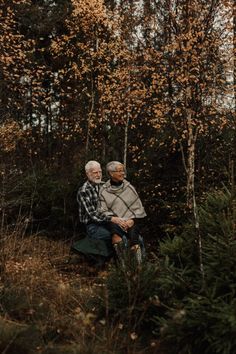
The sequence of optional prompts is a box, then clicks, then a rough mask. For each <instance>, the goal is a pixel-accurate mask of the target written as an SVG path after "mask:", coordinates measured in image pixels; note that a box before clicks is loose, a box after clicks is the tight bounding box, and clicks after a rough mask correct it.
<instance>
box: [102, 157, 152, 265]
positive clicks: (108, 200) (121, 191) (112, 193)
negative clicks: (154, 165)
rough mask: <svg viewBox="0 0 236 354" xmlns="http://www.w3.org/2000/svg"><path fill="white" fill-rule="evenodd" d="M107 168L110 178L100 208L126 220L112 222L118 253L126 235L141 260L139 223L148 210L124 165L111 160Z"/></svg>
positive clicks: (110, 214)
mask: <svg viewBox="0 0 236 354" xmlns="http://www.w3.org/2000/svg"><path fill="white" fill-rule="evenodd" d="M106 170H107V173H108V176H109V177H110V179H109V180H108V181H107V182H106V183H105V184H103V186H102V187H101V189H100V193H99V199H100V209H101V211H102V213H104V214H105V215H107V216H110V217H111V216H116V217H119V218H121V219H122V220H123V221H124V223H123V225H122V226H120V225H117V224H114V223H111V233H112V243H113V246H114V248H115V250H116V253H117V254H118V252H117V251H118V250H119V249H120V247H121V246H122V238H123V237H124V235H125V236H126V237H127V239H128V241H129V244H130V247H131V250H132V251H134V252H135V254H136V256H137V257H136V258H137V260H138V261H141V259H140V257H141V250H140V234H139V224H140V220H141V219H143V218H144V217H145V216H146V212H145V210H144V207H143V205H142V202H141V200H140V198H139V196H138V193H137V192H136V190H135V188H134V187H133V186H132V185H131V184H130V182H128V181H127V180H126V179H125V169H124V165H123V164H122V163H121V162H119V161H111V162H109V163H108V164H107V166H106ZM118 257H119V255H118Z"/></svg>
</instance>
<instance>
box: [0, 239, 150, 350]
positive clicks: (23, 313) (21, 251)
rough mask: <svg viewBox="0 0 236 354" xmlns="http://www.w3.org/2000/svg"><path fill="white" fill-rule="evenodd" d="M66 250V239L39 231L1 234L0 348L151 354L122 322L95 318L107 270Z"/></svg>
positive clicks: (68, 245)
mask: <svg viewBox="0 0 236 354" xmlns="http://www.w3.org/2000/svg"><path fill="white" fill-rule="evenodd" d="M69 250H70V244H69V243H68V242H65V241H62V240H56V241H55V240H50V239H48V238H46V237H43V236H42V235H31V236H30V237H21V236H20V235H19V234H18V233H16V232H13V233H11V234H7V235H6V234H5V235H4V237H2V254H1V264H2V267H1V280H0V303H1V309H0V314H1V317H0V351H1V352H4V353H14V352H16V353H21V352H22V353H31V352H32V353H35V352H40V353H44V354H46V353H57V354H59V353H83V354H86V353H90V354H92V353H102V354H112V353H115V354H116V353H117V354H118V353H129V354H134V353H135V354H141V353H155V350H154V348H151V347H149V348H148V350H144V349H142V350H141V349H140V348H139V345H138V340H137V338H136V337H135V334H133V333H124V330H123V326H122V325H121V324H120V323H117V324H116V323H114V324H112V325H111V322H110V323H109V319H108V318H106V319H104V318H99V317H98V308H97V307H96V305H95V304H96V303H99V296H101V295H99V294H101V291H100V290H101V289H102V288H103V287H104V279H105V278H106V276H107V271H105V272H102V273H101V272H100V273H98V272H97V271H95V270H94V269H91V268H90V267H88V264H87V263H85V262H84V260H83V259H82V258H80V257H79V256H78V258H77V262H71V263H68V255H69ZM104 293H105V292H104ZM94 300H96V301H94ZM1 321H2V322H1ZM1 326H2V327H1ZM2 328H8V331H7V332H6V330H5V331H3V330H2ZM136 343H137V345H136Z"/></svg>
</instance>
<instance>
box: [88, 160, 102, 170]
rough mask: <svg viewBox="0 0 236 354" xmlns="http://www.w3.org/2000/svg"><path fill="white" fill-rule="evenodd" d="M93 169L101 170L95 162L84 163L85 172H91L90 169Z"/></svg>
mask: <svg viewBox="0 0 236 354" xmlns="http://www.w3.org/2000/svg"><path fill="white" fill-rule="evenodd" d="M95 167H98V168H101V165H100V163H99V162H97V161H93V160H91V161H89V162H87V163H86V165H85V172H88V171H89V170H92V169H93V168H95Z"/></svg>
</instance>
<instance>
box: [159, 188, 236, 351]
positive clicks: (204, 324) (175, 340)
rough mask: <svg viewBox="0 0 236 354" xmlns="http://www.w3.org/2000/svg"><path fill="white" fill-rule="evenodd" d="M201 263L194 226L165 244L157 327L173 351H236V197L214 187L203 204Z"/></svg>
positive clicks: (201, 211)
mask: <svg viewBox="0 0 236 354" xmlns="http://www.w3.org/2000/svg"><path fill="white" fill-rule="evenodd" d="M199 217H200V233H201V238H202V250H201V251H202V263H203V269H202V270H201V269H200V265H199V261H198V257H197V254H198V252H199V250H198V249H197V243H196V233H195V230H194V227H193V226H191V225H186V227H184V228H183V232H182V234H181V235H179V236H178V239H176V237H174V238H173V239H166V240H164V241H162V244H161V246H160V257H161V259H160V274H161V275H160V277H159V290H160V292H159V294H158V295H159V298H160V302H161V307H162V308H163V310H164V311H163V313H162V314H161V315H160V314H158V315H156V316H155V320H154V322H155V325H156V328H155V333H156V334H157V336H160V337H161V340H162V342H163V343H164V344H165V345H168V348H171V353H173V354H174V353H176V354H177V353H178V354H179V353H181V354H185V353H186V354H188V353H191V354H197V353H200V352H202V353H209V354H212V353H221V354H234V353H235V352H236V339H235V338H236V336H235V334H236V303H235V290H236V288H235V284H236V263H235V255H236V240H235V221H236V220H235V197H234V196H233V195H231V193H230V192H229V191H228V190H227V189H224V190H222V191H216V192H213V193H209V194H208V196H207V198H206V200H205V202H204V203H202V205H201V206H200V208H199Z"/></svg>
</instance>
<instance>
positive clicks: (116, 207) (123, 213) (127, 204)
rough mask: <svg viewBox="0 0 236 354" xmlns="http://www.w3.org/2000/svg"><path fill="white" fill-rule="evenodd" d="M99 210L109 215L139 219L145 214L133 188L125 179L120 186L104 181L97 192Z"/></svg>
mask: <svg viewBox="0 0 236 354" xmlns="http://www.w3.org/2000/svg"><path fill="white" fill-rule="evenodd" d="M99 199H100V210H101V211H102V212H103V213H105V214H106V215H109V216H112V215H113V216H118V217H120V218H123V219H134V218H137V219H140V218H144V217H145V216H146V215H147V214H146V212H145V210H144V207H143V205H142V202H141V200H140V198H139V196H138V193H137V192H136V190H135V188H134V187H133V186H132V185H131V184H130V183H129V182H128V181H126V180H124V181H123V183H122V184H121V185H120V186H112V185H111V182H110V181H107V182H106V183H104V184H103V185H102V187H101V189H100V193H99Z"/></svg>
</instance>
